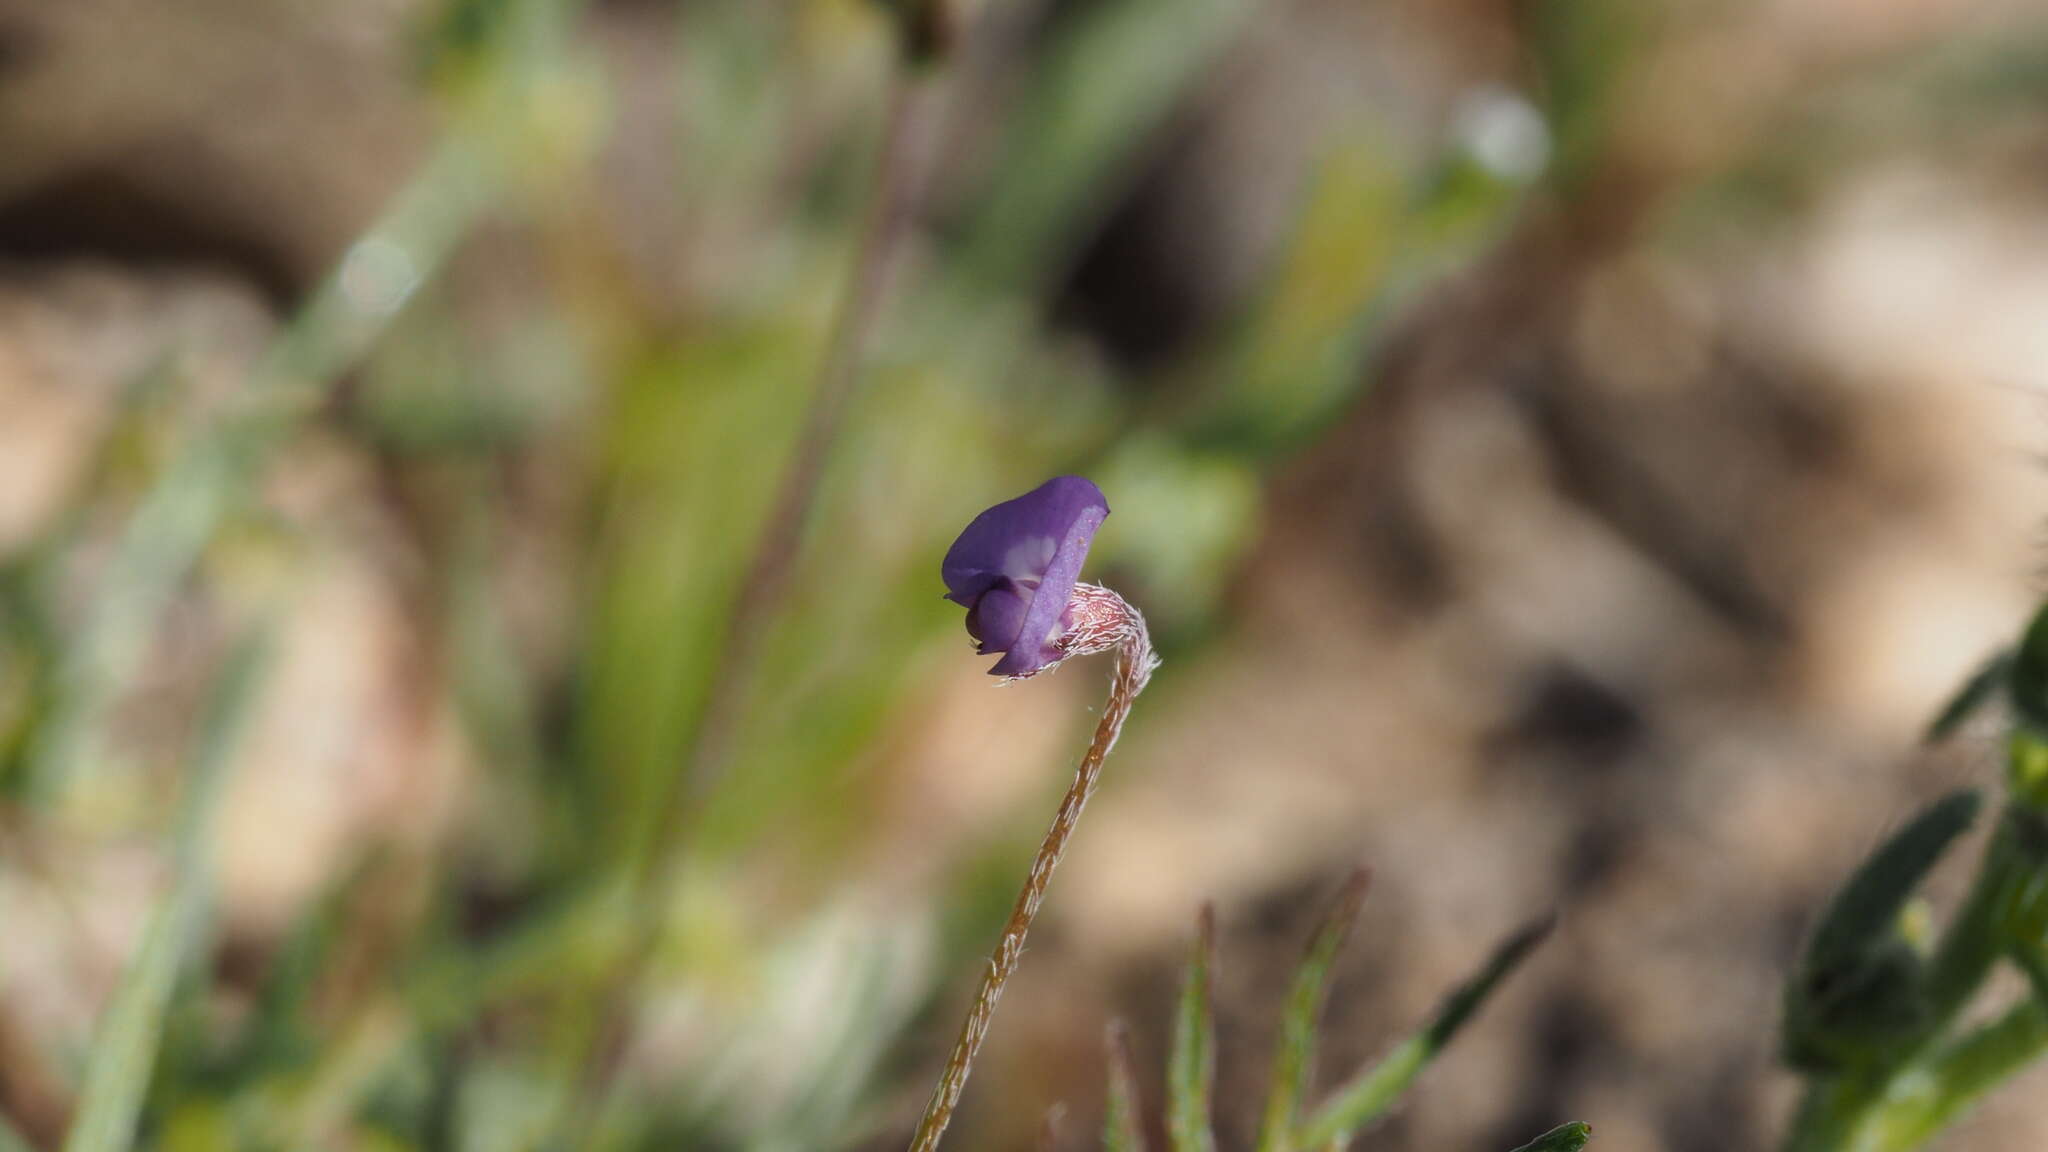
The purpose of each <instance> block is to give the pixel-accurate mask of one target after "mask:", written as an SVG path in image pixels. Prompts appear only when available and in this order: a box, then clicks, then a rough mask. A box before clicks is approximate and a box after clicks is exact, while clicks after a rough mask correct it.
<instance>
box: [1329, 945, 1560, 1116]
mask: <svg viewBox="0 0 2048 1152" xmlns="http://www.w3.org/2000/svg"><path fill="white" fill-rule="evenodd" d="M1554 924H1555V921H1554V920H1553V919H1551V918H1550V917H1547V916H1546V917H1544V918H1543V919H1541V920H1538V921H1536V922H1534V923H1532V924H1529V925H1527V926H1525V927H1523V928H1521V929H1519V930H1517V931H1516V932H1515V933H1514V935H1512V936H1509V937H1508V938H1507V939H1506V940H1505V941H1503V942H1502V943H1501V944H1500V946H1499V947H1498V948H1495V949H1494V952H1493V955H1492V956H1491V957H1490V958H1489V959H1488V960H1487V962H1486V967H1485V968H1483V969H1481V970H1480V972H1479V974H1478V975H1477V976H1474V977H1473V978H1472V979H1471V980H1468V981H1466V982H1465V983H1464V984H1463V985H1461V986H1460V987H1459V988H1457V989H1456V990H1455V991H1453V992H1452V993H1451V995H1450V996H1449V997H1448V998H1447V999H1445V1001H1444V1003H1443V1006H1442V1007H1441V1008H1439V1009H1437V1013H1436V1016H1435V1018H1434V1019H1432V1020H1431V1021H1430V1022H1429V1024H1428V1026H1427V1027H1425V1028H1423V1029H1422V1031H1420V1032H1417V1033H1416V1034H1415V1035H1413V1036H1411V1037H1409V1038H1408V1039H1407V1040H1405V1041H1403V1042H1402V1043H1401V1045H1400V1046H1399V1047H1397V1048H1395V1049H1394V1050H1393V1051H1392V1052H1390V1053H1388V1054H1387V1055H1386V1057H1384V1058H1383V1059H1381V1060H1380V1062H1379V1063H1378V1064H1375V1065H1373V1066H1371V1067H1370V1068H1366V1069H1364V1070H1363V1071H1361V1072H1360V1073H1359V1074H1358V1075H1356V1076H1354V1077H1352V1078H1351V1080H1350V1081H1349V1082H1348V1083H1346V1084H1345V1085H1344V1086H1343V1087H1342V1088H1339V1089H1338V1090H1337V1093H1336V1095H1335V1096H1334V1097H1332V1098H1331V1100H1330V1102H1329V1103H1327V1104H1325V1105H1323V1107H1322V1109H1321V1110H1320V1111H1318V1112H1317V1113H1316V1114H1315V1115H1314V1116H1313V1117H1312V1118H1311V1119H1310V1120H1309V1122H1308V1123H1307V1124H1306V1125H1305V1126H1304V1127H1303V1128H1302V1130H1301V1133H1300V1135H1298V1136H1296V1137H1295V1140H1294V1144H1295V1146H1296V1147H1298V1148H1324V1147H1337V1148H1342V1147H1343V1146H1344V1145H1345V1144H1346V1143H1347V1142H1348V1141H1349V1140H1350V1138H1351V1134H1352V1133H1354V1132H1356V1131H1358V1130H1359V1129H1360V1128H1363V1127H1365V1126H1366V1125H1367V1124H1370V1123H1372V1122H1373V1121H1374V1120H1377V1119H1379V1118H1380V1116H1381V1115H1383V1114H1384V1113H1385V1112H1386V1110H1387V1109H1388V1108H1389V1107H1391V1106H1392V1105H1393V1103H1394V1101H1395V1100H1397V1099H1399V1098H1400V1096H1401V1093H1402V1092H1404V1091H1406V1090H1407V1088H1408V1086H1409V1085H1410V1084H1413V1083H1414V1082H1415V1078H1416V1077H1417V1076H1419V1075H1421V1074H1422V1070H1423V1069H1424V1068H1427V1067H1428V1066H1429V1063H1430V1061H1431V1060H1433V1059H1434V1058H1435V1057H1436V1054H1437V1053H1438V1052H1441V1051H1442V1050H1443V1047H1444V1045H1446V1044H1448V1043H1450V1041H1451V1038H1452V1037H1453V1036H1455V1035H1457V1033H1458V1030H1459V1029H1460V1028H1463V1027H1464V1026H1465V1024H1466V1022H1467V1021H1469V1020H1470V1019H1471V1018H1472V1014H1473V1013H1475V1012H1477V1011H1478V1010H1479V1006H1480V1005H1481V1004H1483V1003H1485V1001H1486V998H1487V997H1488V996H1489V995H1491V994H1492V993H1493V990H1494V989H1495V988H1496V987H1498V986H1499V985H1500V982H1501V981H1502V980H1504V979H1506V978H1507V975H1508V973H1510V972H1513V971H1514V970H1515V968H1516V967H1517V966H1519V965H1520V964H1521V963H1522V961H1524V960H1526V959H1528V957H1529V953H1531V952H1533V951H1535V949H1536V946H1537V945H1538V944H1541V943H1542V942H1543V940H1544V938H1545V937H1547V936H1549V935H1550V930H1551V928H1552V927H1553V926H1554Z"/></svg>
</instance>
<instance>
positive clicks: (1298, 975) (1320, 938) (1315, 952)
mask: <svg viewBox="0 0 2048 1152" xmlns="http://www.w3.org/2000/svg"><path fill="white" fill-rule="evenodd" d="M1370 884H1371V874H1370V873H1368V872H1367V871H1366V870H1365V869H1363V868H1360V869H1358V870H1357V871H1355V872H1353V873H1352V874H1351V879H1350V880H1349V881H1347V882H1346V883H1345V885H1344V888H1343V891H1342V892H1340V893H1339V894H1338V896H1337V902H1336V904H1335V905H1333V906H1332V907H1331V909H1330V914H1329V916H1328V917H1327V918H1326V919H1325V920H1324V921H1323V925H1322V928H1321V929H1320V930H1318V931H1317V932H1316V934H1315V937H1314V938H1313V939H1311V940H1310V941H1309V946H1308V954H1307V955H1306V956H1304V957H1303V958H1302V962H1301V967H1300V968H1298V969H1297V970H1296V971H1295V973H1294V984H1293V986H1292V987H1291V988H1290V989H1289V990H1288V994H1287V1008H1286V1012H1285V1014H1284V1015H1283V1016H1282V1017H1281V1018H1280V1038H1279V1042H1278V1045H1277V1047H1276V1049H1275V1051H1274V1053H1273V1084H1272V1087H1271V1089H1270V1090H1269V1091H1268V1092H1267V1095H1266V1119H1265V1122H1264V1124H1263V1125H1261V1127H1260V1130H1259V1149H1260V1152H1287V1150H1288V1149H1289V1148H1291V1147H1292V1146H1293V1145H1292V1143H1291V1140H1292V1137H1293V1135H1294V1130H1295V1128H1296V1127H1297V1126H1298V1125H1299V1124H1300V1121H1301V1100H1302V1097H1303V1096H1304V1095H1306V1094H1307V1092H1308V1088H1309V1078H1310V1076H1312V1075H1313V1074H1314V1071H1315V1047H1316V1021H1317V1019H1318V1018H1319V1017H1320V1016H1321V1015H1322V1011H1323V1002H1324V1000H1325V999H1326V998H1327V997H1328V995H1329V987H1330V968H1331V966H1332V965H1334V964H1335V963H1336V960H1337V953H1338V951H1339V950H1341V949H1342V948H1343V947H1344V941H1345V940H1346V939H1347V938H1349V936H1350V935H1351V926H1352V925H1353V924H1355V923H1357V922H1358V910H1359V908H1361V907H1362V906H1363V905H1364V904H1365V893H1366V889H1367V887H1368V886H1370Z"/></svg>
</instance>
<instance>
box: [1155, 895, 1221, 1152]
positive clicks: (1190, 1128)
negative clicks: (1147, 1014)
mask: <svg viewBox="0 0 2048 1152" xmlns="http://www.w3.org/2000/svg"><path fill="white" fill-rule="evenodd" d="M1215 980H1216V909H1215V907H1214V906H1213V905H1208V904H1204V905H1202V912H1201V915H1199V916H1198V917H1196V919H1195V945H1194V951H1193V953H1192V954H1190V955H1189V957H1188V972H1187V977H1186V978H1185V979H1184V980H1182V982H1181V989H1180V1007H1179V1009H1178V1011H1177V1012H1176V1013H1175V1019H1174V1026H1173V1053H1172V1055H1171V1056H1170V1057H1169V1058H1168V1061H1167V1067H1166V1096H1167V1114H1166V1131H1167V1136H1168V1138H1169V1140H1170V1142H1171V1144H1172V1147H1173V1152H1215V1149H1216V1136H1215V1134H1214V1133H1213V1132H1212V1131H1211V1130H1210V1127H1209V1125H1210V1119H1209V1115H1210V1112H1209V1096H1210V1092H1211V1089H1212V1088H1213V1087H1214V1085H1215V1082H1216V1023H1215V1009H1214V1008H1213V1007H1212V1004H1211V1002H1212V1001H1213V999H1214V993H1213V990H1212V989H1213V985H1214V984H1215Z"/></svg>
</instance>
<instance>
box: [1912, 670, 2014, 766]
mask: <svg viewBox="0 0 2048 1152" xmlns="http://www.w3.org/2000/svg"><path fill="white" fill-rule="evenodd" d="M2012 661H2013V654H2012V653H2011V652H2010V651H2008V650H2005V649H2000V650H1999V651H1997V652H1994V653H1992V654H1991V658H1990V659H1988V660H1986V661H1984V663H1983V664H1982V665H1980V666H1979V667H1978V668H1977V670H1976V671H1975V672H1972V673H1970V678H1969V679H1967V680H1965V681H1963V686H1962V687H1961V688H1958V689H1956V694H1955V695H1954V696H1951V697H1949V700H1948V703H1946V704H1944V705H1942V706H1941V711H1940V712H1939V713H1936V714H1935V717H1934V720H1933V721H1932V722H1931V723H1929V724H1928V725H1927V742H1928V743H1929V744H1938V743H1940V742H1941V741H1943V740H1946V739H1948V738H1949V737H1950V736H1953V735H1955V733H1956V729H1958V728H1961V727H1962V726H1963V722H1964V721H1965V720H1968V719H1969V718H1970V717H1972V716H1975V715H1976V714H1977V711H1978V710H1979V709H1981V708H1982V707H1984V705H1985V704H1987V703H1989V702H1990V700H1991V698H1992V697H1993V696H1994V695H1996V694H1997V692H1998V690H1999V689H2000V688H2003V687H2005V684H2006V678H2007V677H2008V676H2009V675H2010V674H2011V672H2012Z"/></svg>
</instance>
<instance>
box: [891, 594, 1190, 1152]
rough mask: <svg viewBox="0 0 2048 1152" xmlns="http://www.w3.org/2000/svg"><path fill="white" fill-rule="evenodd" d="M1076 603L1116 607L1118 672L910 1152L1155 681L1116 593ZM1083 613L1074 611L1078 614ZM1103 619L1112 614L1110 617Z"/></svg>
mask: <svg viewBox="0 0 2048 1152" xmlns="http://www.w3.org/2000/svg"><path fill="white" fill-rule="evenodd" d="M1074 591H1075V597H1076V600H1077V601H1082V600H1085V601H1090V602H1093V603H1094V604H1095V605H1096V606H1097V607H1098V608H1100V607H1101V606H1103V605H1105V604H1107V603H1108V602H1111V601H1113V602H1114V605H1113V606H1114V614H1117V615H1120V616H1121V620H1120V624H1121V629H1122V631H1121V635H1120V636H1119V637H1118V638H1117V641H1116V673H1115V676H1114V678H1113V679H1112V680H1111V681H1110V688H1109V700H1108V702H1107V703H1105V704H1104V705H1103V706H1102V719H1101V720H1100V721H1099V722H1098V723H1097V724H1096V725H1095V738H1094V739H1093V740H1090V741H1089V742H1088V751H1087V752H1086V753H1085V754H1083V755H1082V757H1081V765H1080V767H1079V768H1077V769H1076V770H1075V772H1074V783H1073V784H1072V786H1070V787H1069V788H1068V789H1067V794H1066V797H1065V798H1064V799H1062V800H1061V801H1060V806H1059V810H1058V811H1057V812H1055V813H1054V814H1053V819H1052V827H1050V828H1048V829H1046V833H1045V839H1044V840H1043V841H1042V842H1041V843H1040V844H1039V846H1038V855H1036V856H1034V857H1033V858H1032V860H1031V868H1030V871H1028V872H1026V873H1025V876H1024V887H1023V888H1022V889H1021V890H1020V891H1019V892H1018V893H1017V903H1016V905H1015V906H1014V907H1012V908H1011V910H1010V918H1009V921H1008V922H1007V923H1005V924H1004V925H1003V934H1002V936H1001V937H1000V938H999V939H998V940H997V941H996V947H995V951H994V952H992V953H990V954H989V958H988V966H987V967H986V968H985V969H983V971H982V976H981V986H980V987H979V988H978V989H976V991H975V993H974V1003H973V1005H972V1006H970V1007H969V1008H968V1010H967V1019H966V1021H965V1022H964V1023H962V1024H961V1026H960V1038H959V1039H958V1040H957V1041H955V1042H954V1045H953V1051H952V1054H951V1055H950V1056H948V1057H947V1059H946V1066H945V1068H944V1070H943V1071H941V1072H940V1073H939V1082H938V1084H937V1086H936V1087H934V1088H933V1089H932V1095H931V1100H930V1101H929V1102H928V1103H927V1104H926V1105H925V1110H924V1117H923V1118H922V1119H921V1120H919V1121H918V1125H917V1135H916V1136H915V1137H914V1138H913V1139H912V1140H911V1143H910V1148H911V1152H933V1150H934V1149H936V1148H937V1147H938V1146H939V1139H940V1138H941V1137H942V1136H944V1135H945V1132H946V1125H947V1124H949V1123H951V1122H952V1119H953V1110H954V1108H955V1107H957V1106H958V1105H959V1103H960V1093H961V1092H962V1091H963V1090H964V1089H965V1088H966V1087H967V1077H968V1074H969V1073H971V1072H972V1071H973V1069H974V1057H975V1055H976V1054H977V1053H979V1052H980V1051H981V1042H982V1041H983V1040H984V1039H986V1038H987V1036H988V1028H989V1023H990V1021H991V1020H993V1019H994V1018H995V1012H996V1002H997V1001H998V1000H1000V999H1002V995H1003V988H1004V987H1005V986H1006V985H1007V984H1008V983H1009V981H1010V977H1011V975H1013V974H1014V973H1015V972H1016V971H1017V964H1018V962H1019V961H1021V960H1022V959H1023V958H1024V938H1025V936H1026V935H1027V934H1028V933H1029V932H1030V931H1031V925H1032V922H1033V921H1035V920H1037V919H1038V909H1039V906H1040V905H1041V904H1043V903H1044V902H1045V890H1046V887H1047V886H1048V885H1050V884H1051V883H1052V874H1053V870H1054V869H1055V868H1058V867H1059V863H1060V857H1061V856H1063V855H1065V854H1066V851H1067V841H1068V840H1069V839H1071V838H1072V837H1073V835H1074V828H1075V826H1076V825H1078V824H1079V823H1080V821H1081V811H1082V809H1084V808H1086V807H1087V805H1088V798H1089V797H1091V796H1093V795H1094V794H1095V786H1096V785H1097V784H1099V783H1101V781H1102V765H1103V762H1104V761H1105V760H1107V759H1108V758H1109V752H1110V749H1112V748H1114V747H1116V741H1117V737H1118V736H1119V735H1120V734H1122V732H1123V728H1124V721H1125V720H1126V719H1127V718H1128V717H1129V716H1130V714H1131V705H1132V704H1134V703H1136V702H1137V699H1138V693H1140V692H1143V691H1144V690H1145V683H1146V681H1148V680H1150V679H1151V678H1152V670H1153V669H1154V668H1155V667H1157V666H1158V664H1159V659H1158V657H1157V656H1155V655H1154V654H1153V652H1152V638H1151V636H1150V635H1149V634H1148V633H1147V632H1146V630H1145V618H1144V617H1143V616H1141V615H1139V613H1138V610H1137V609H1135V608H1132V607H1131V606H1130V605H1129V604H1126V603H1124V601H1123V599H1122V598H1121V597H1119V596H1117V595H1116V593H1114V592H1111V591H1109V590H1108V589H1106V588H1097V587H1094V586H1091V585H1086V584H1082V585H1077V586H1076V587H1075V590H1074ZM1079 611H1080V610H1079V609H1076V612H1077V613H1078V612H1079ZM1100 615H1101V616H1103V617H1107V616H1109V615H1111V613H1108V612H1102V613H1100ZM1175 1055H1176V1066H1177V1065H1178V1063H1179V1060H1178V1057H1179V1049H1178V1047H1176V1049H1175Z"/></svg>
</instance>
